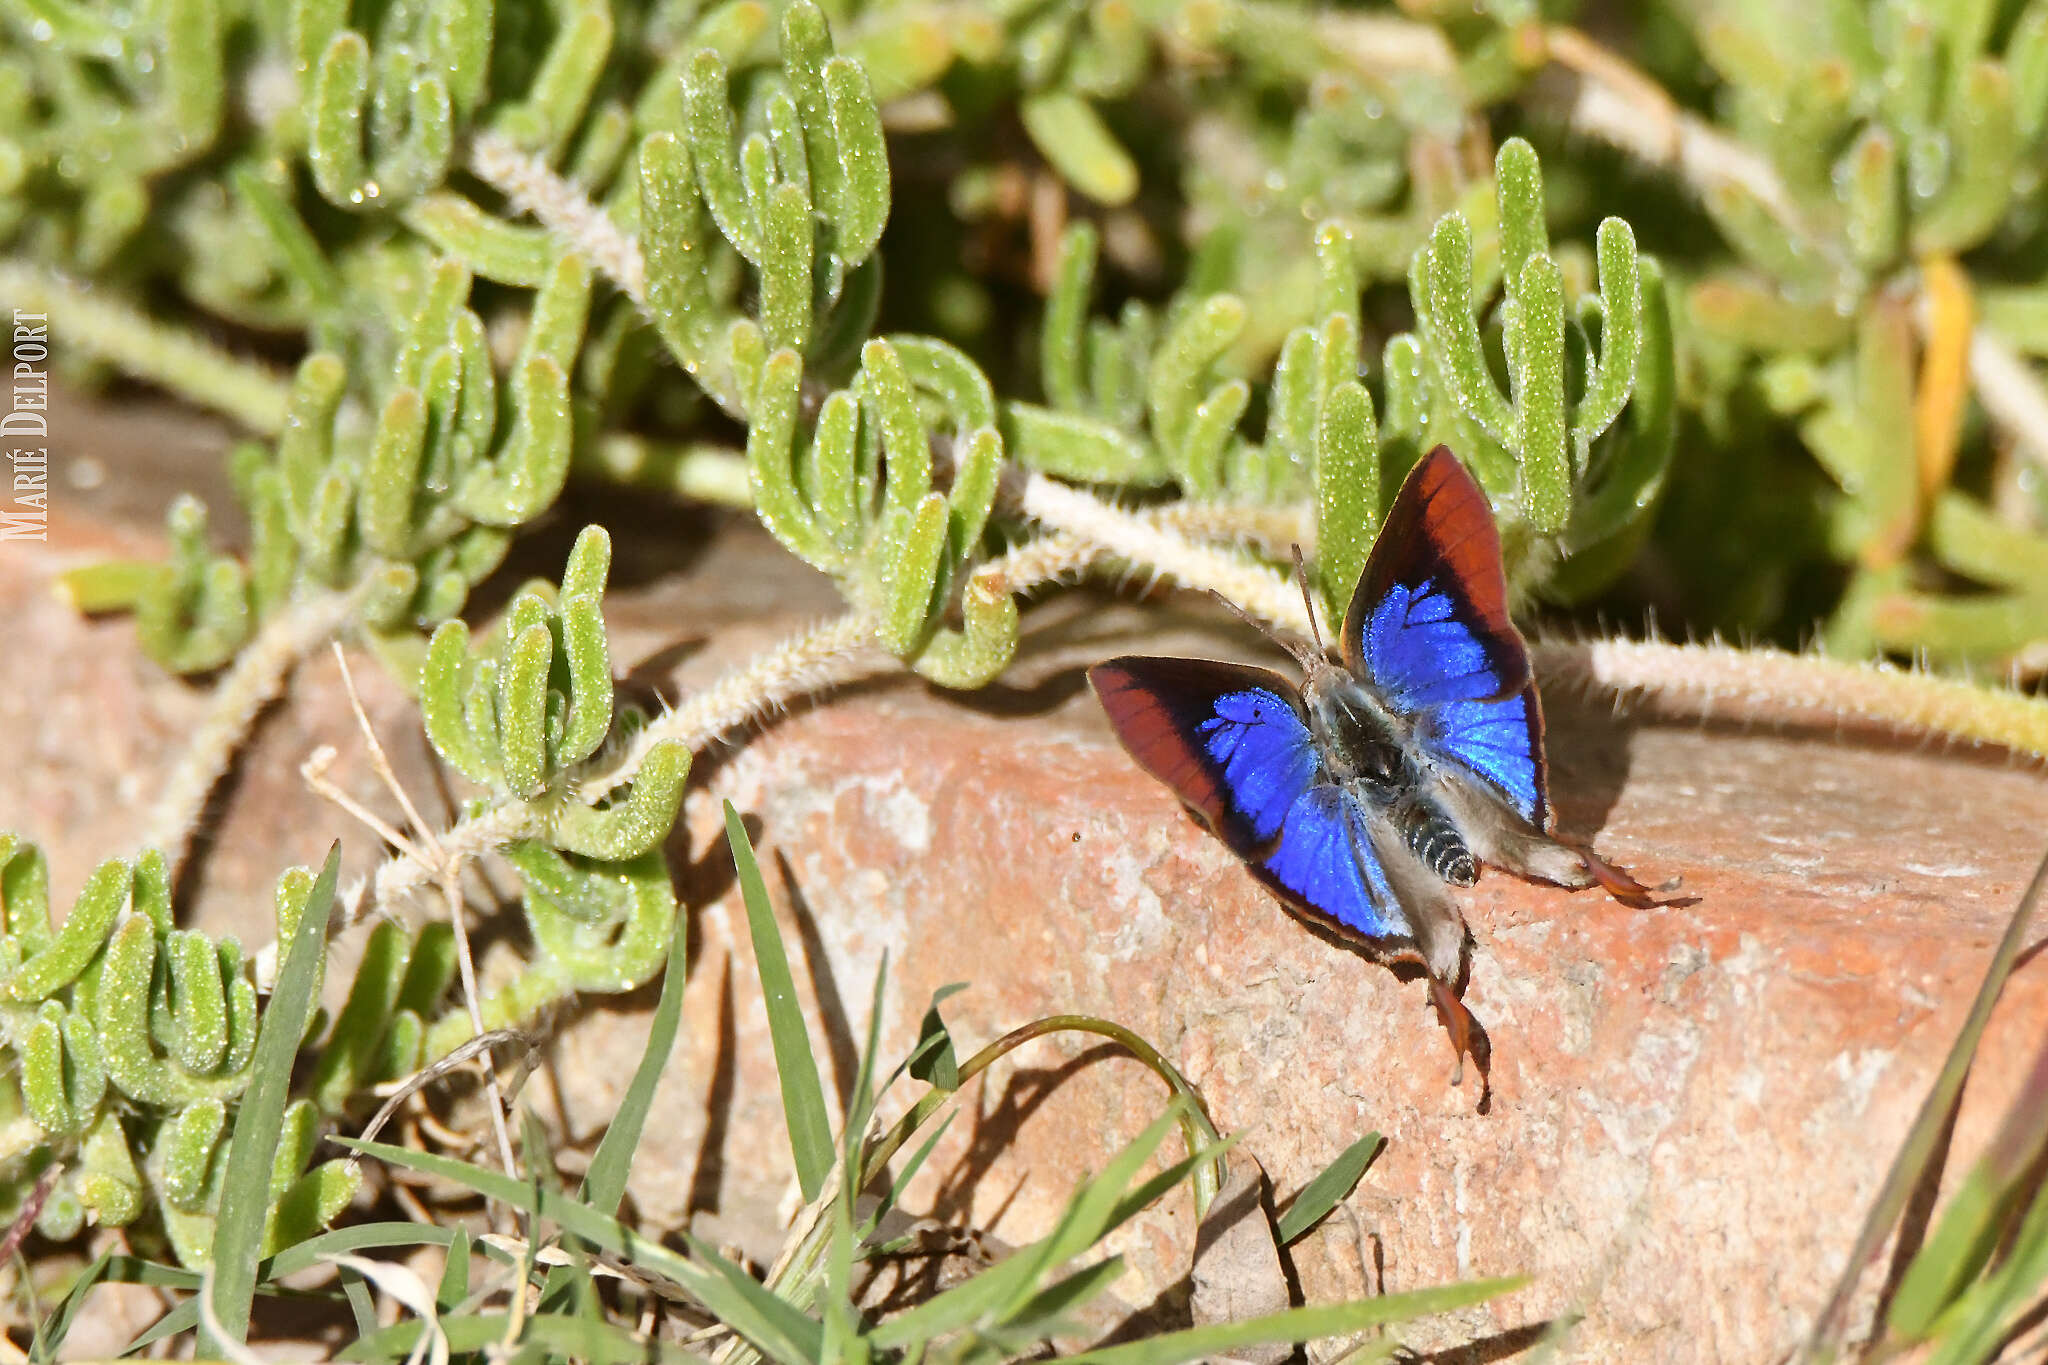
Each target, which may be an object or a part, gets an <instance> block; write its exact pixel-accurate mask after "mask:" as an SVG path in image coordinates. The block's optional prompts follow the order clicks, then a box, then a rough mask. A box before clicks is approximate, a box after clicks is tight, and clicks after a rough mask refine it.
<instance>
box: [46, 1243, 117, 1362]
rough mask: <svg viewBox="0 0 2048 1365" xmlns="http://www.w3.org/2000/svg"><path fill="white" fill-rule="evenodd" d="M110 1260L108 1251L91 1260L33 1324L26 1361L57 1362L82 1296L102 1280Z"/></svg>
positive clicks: (112, 1254) (111, 1253)
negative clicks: (31, 1344) (33, 1335)
mask: <svg viewBox="0 0 2048 1365" xmlns="http://www.w3.org/2000/svg"><path fill="white" fill-rule="evenodd" d="M113 1258H114V1253H113V1252H112V1251H111V1250H107V1251H102V1252H101V1253H100V1254H99V1255H98V1256H95V1257H94V1258H93V1262H92V1264H91V1265H89V1266H87V1267H86V1268H85V1271H84V1273H82V1274H81V1275H79V1277H78V1278H77V1279H76V1280H74V1281H72V1284H71V1289H70V1291H69V1292H68V1293H66V1294H65V1295H64V1299H63V1301H62V1302H61V1303H59V1304H58V1305H57V1307H56V1309H55V1310H54V1311H52V1312H51V1313H50V1315H49V1316H48V1317H46V1318H44V1319H43V1320H42V1321H41V1322H39V1323H37V1324H36V1340H35V1347H34V1349H33V1350H31V1351H30V1352H29V1359H30V1360H31V1361H33V1362H35V1365H43V1362H44V1361H48V1360H55V1359H56V1358H57V1353H58V1351H60V1350H62V1349H63V1346H64V1338H65V1337H67V1336H69V1335H70V1334H71V1321H72V1319H73V1318H75V1317H77V1316H78V1306H79V1305H80V1304H82V1303H84V1302H85V1296H86V1295H87V1294H90V1293H91V1292H92V1291H93V1287H94V1286H95V1285H97V1284H99V1283H100V1282H101V1280H103V1279H104V1278H105V1276H106V1273H107V1265H108V1263H109V1262H110V1261H112V1260H113Z"/></svg>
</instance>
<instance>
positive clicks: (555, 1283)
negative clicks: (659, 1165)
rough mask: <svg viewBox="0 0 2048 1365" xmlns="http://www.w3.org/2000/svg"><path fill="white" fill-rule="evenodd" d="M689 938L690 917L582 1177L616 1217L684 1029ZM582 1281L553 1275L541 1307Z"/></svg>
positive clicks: (681, 925) (592, 1196)
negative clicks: (636, 1056) (628, 1076)
mask: <svg viewBox="0 0 2048 1365" xmlns="http://www.w3.org/2000/svg"><path fill="white" fill-rule="evenodd" d="M689 932H690V920H689V916H687V915H683V914H680V913H679V914H677V916H676V929H675V935H674V937H673V938H672V939H671V941H670V943H669V949H668V965H667V966H666V967H664V968H663V969H662V976H661V998H660V999H659V1000H657V1001H656V1002H655V1005H654V1017H653V1018H652V1019H651V1020H649V1022H648V1028H647V1046H646V1047H644V1048H642V1049H641V1051H640V1065H639V1066H638V1067H636V1068H635V1069H634V1071H633V1079H632V1081H631V1082H630V1083H629V1084H628V1085H627V1086H626V1094H625V1097H624V1098H623V1099H621V1100H620V1101H619V1110H618V1112H617V1113H616V1114H614V1115H613V1116H612V1121H611V1122H610V1123H609V1124H607V1125H606V1126H605V1130H604V1136H603V1137H601V1138H599V1139H598V1142H597V1152H596V1153H595V1154H594V1155H593V1156H592V1157H591V1158H590V1169H589V1170H587V1171H585V1172H584V1173H583V1184H582V1187H581V1188H580V1189H579V1190H578V1191H577V1193H578V1195H579V1197H580V1198H581V1199H582V1200H583V1202H584V1203H586V1204H588V1205H590V1207H592V1208H594V1209H600V1210H606V1211H615V1210H616V1209H617V1208H618V1207H619V1201H620V1200H621V1199H623V1198H625V1196H626V1177H627V1175H628V1174H629V1173H630V1172H631V1171H632V1169H633V1154H634V1152H636V1151H638V1150H639V1147H640V1134H641V1133H642V1132H643V1131H644V1130H645V1128H646V1126H647V1111H648V1110H649V1109H650V1108H652V1107H653V1105H654V1087H655V1086H656V1084H658V1083H659V1082H660V1080H661V1073H662V1071H663V1070H664V1069H665V1068H666V1067H667V1066H668V1057H669V1053H670V1052H671V1051H672V1050H673V1049H674V1048H675V1045H676V1034H677V1032H678V1031H680V1029H681V1026H682V1020H683V987H684V985H685V984H686V983H687V981H688V979H689V973H688V972H687V971H685V970H684V968H685V965H686V964H687V963H688V961H689V958H688V957H687V955H686V954H687V950H688V947H689ZM579 1278H580V1277H579V1276H578V1275H577V1273H576V1271H575V1269H574V1268H573V1267H571V1266H565V1265H558V1266H555V1267H553V1268H552V1269H550V1270H549V1271H548V1278H547V1283H546V1284H545V1285H544V1286H543V1287H542V1289H541V1296H540V1301H541V1305H542V1307H544V1308H545V1307H547V1306H549V1305H551V1304H553V1303H555V1302H556V1300H558V1299H559V1298H560V1296H561V1295H562V1294H564V1293H565V1292H567V1290H568V1289H569V1287H570V1286H571V1285H572V1284H574V1283H575V1282H576V1281H577V1280H578V1279H579Z"/></svg>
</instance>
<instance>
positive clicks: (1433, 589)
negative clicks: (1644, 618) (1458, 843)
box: [1343, 446, 1550, 830]
mask: <svg viewBox="0 0 2048 1365" xmlns="http://www.w3.org/2000/svg"><path fill="white" fill-rule="evenodd" d="M1343 642H1344V654H1345V661H1346V663H1348V664H1349V665H1350V667H1351V669H1352V671H1353V672H1354V673H1356V674H1357V675H1358V676H1359V677H1361V678H1362V679H1364V680H1366V681H1367V682H1369V683H1370V684H1371V685H1372V686H1373V687H1374V688H1376V689H1377V690H1378V691H1379V693H1380V695H1381V696H1382V697H1384V698H1385V699H1386V701H1387V703H1388V705H1389V706H1391V707H1392V708H1393V709H1394V710H1396V711H1399V712H1401V713H1402V714H1404V715H1408V716H1410V717H1412V718H1413V719H1414V720H1415V722H1416V726H1415V728H1416V735H1417V742H1418V743H1419V744H1421V745H1422V746H1423V747H1424V748H1425V749H1426V750H1427V751H1428V752H1429V754H1430V756H1431V757H1432V758H1435V759H1437V760H1439V761H1443V762H1448V763H1451V764H1454V765H1456V766H1458V767H1461V768H1463V769H1465V770H1466V771H1467V772H1469V773H1471V774H1472V775H1473V776H1474V777H1477V778H1478V779H1480V780H1481V781H1482V782H1483V783H1485V784H1486V785H1487V786H1489V787H1491V788H1492V789H1493V791H1494V792H1495V793H1496V794H1497V795H1498V796H1499V797H1500V798H1501V800H1502V801H1503V802H1504V803H1505V804H1507V805H1508V806H1509V807H1510V808H1511V809H1512V810H1513V811H1514V812H1515V813H1516V814H1517V815H1519V816H1520V817H1521V818H1522V819H1523V820H1525V821H1526V822H1528V824H1529V825H1530V826H1531V827H1532V828H1534V829H1537V830H1547V829H1548V828H1549V823H1550V802H1549V793H1548V790H1547V784H1546V780H1545V773H1544V763H1543V708H1542V704H1541V702H1540V701H1539V700H1538V699H1537V696H1536V688H1535V685H1534V682H1533V681H1532V679H1531V676H1530V672H1529V653H1528V649H1527V647H1526V646H1524V645H1523V643H1522V637H1521V635H1520V634H1519V633H1518V632H1517V631H1516V630H1515V627H1514V623H1513V622H1512V621H1511V620H1510V619H1509V617H1508V610H1507V579H1506V575H1505V574H1504V573H1503V571H1502V567H1501V553H1500V532H1499V531H1498V530H1497V529H1496V528H1495V526H1494V521H1493V509H1492V507H1491V505H1490V504H1489V503H1488V502H1487V500H1486V494H1485V493H1484V492H1483V491H1482V490H1481V489H1480V487H1479V485H1478V484H1477V483H1476V482H1474V481H1473V479H1472V476H1471V475H1470V474H1468V473H1466V471H1465V467H1464V466H1463V465H1461V464H1459V463H1458V460H1457V457H1456V456H1454V455H1452V454H1451V452H1450V450H1449V449H1448V448H1447V447H1444V446H1438V447H1437V448H1436V449H1435V450H1433V451H1431V452H1430V453H1429V454H1428V455H1427V456H1425V457H1424V458H1423V460H1422V462H1421V463H1420V464H1418V465H1417V466H1416V467H1415V469H1414V470H1413V471H1412V472H1411V473H1410V474H1409V476H1408V479H1407V481H1406V482H1405V483H1403V484H1402V485H1401V491H1400V493H1399V495H1397V496H1396V497H1395V499H1394V506H1393V508H1392V509H1391V510H1390V511H1389V512H1388V514H1387V520H1386V524H1385V525H1384V526H1383V527H1382V528H1381V530H1380V534H1379V539H1378V540H1377V541H1375V542H1374V544H1373V549H1372V554H1371V556H1370V558H1369V559H1368V560H1367V562H1366V567H1365V572H1364V574H1363V575H1362V576H1361V577H1360V579H1359V583H1358V591H1357V592H1356V593H1355V594H1354V595H1353V597H1352V601H1351V609H1350V611H1349V612H1347V613H1346V615H1345V618H1344V636H1343Z"/></svg>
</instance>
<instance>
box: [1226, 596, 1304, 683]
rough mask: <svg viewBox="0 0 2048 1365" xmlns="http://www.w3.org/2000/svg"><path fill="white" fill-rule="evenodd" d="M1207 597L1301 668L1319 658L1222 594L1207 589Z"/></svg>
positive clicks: (1298, 642) (1297, 641)
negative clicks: (1290, 657)
mask: <svg viewBox="0 0 2048 1365" xmlns="http://www.w3.org/2000/svg"><path fill="white" fill-rule="evenodd" d="M1209 596H1211V597H1213V598H1215V599H1216V600H1217V601H1218V602H1221V603H1222V604H1223V605H1224V606H1225V607H1226V608H1228V609H1229V611H1230V614H1231V615H1232V616H1235V617H1236V618H1237V619H1238V620H1240V621H1242V622H1244V623H1245V624H1246V625H1248V626H1250V627H1251V628H1252V629H1253V630H1255V631H1257V632H1258V633H1259V634H1261V635H1263V636H1265V637H1266V638H1267V639H1268V640H1271V641H1272V642H1273V643H1274V644H1276V645H1278V646H1279V647H1280V648H1281V649H1284V650H1286V651H1287V653H1288V654H1290V655H1292V656H1293V658H1294V660H1295V662H1296V663H1299V664H1300V665H1301V666H1302V667H1303V668H1307V667H1309V666H1310V665H1311V664H1312V663H1313V662H1314V661H1315V660H1316V659H1318V658H1320V657H1321V655H1320V652H1318V653H1317V654H1313V655H1312V654H1310V653H1309V652H1308V651H1307V650H1306V649H1304V648H1302V646H1301V643H1300V641H1299V640H1298V639H1295V640H1290V639H1288V638H1287V637H1286V636H1285V635H1282V634H1280V632H1278V631H1276V630H1274V629H1273V628H1272V627H1271V626H1269V625H1267V624H1266V623H1265V622H1264V621H1261V620H1260V619H1259V618H1258V617H1256V616H1254V615H1252V614H1251V613H1250V612H1248V611H1246V610H1245V609H1244V608H1243V607H1240V606H1239V605H1237V603H1235V602H1233V601H1231V600H1230V599H1229V598H1228V597H1225V596H1224V595H1223V594H1222V593H1220V592H1218V591H1216V589H1214V588H1211V589H1209Z"/></svg>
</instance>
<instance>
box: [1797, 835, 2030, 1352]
mask: <svg viewBox="0 0 2048 1365" xmlns="http://www.w3.org/2000/svg"><path fill="white" fill-rule="evenodd" d="M2044 886H2048V856H2044V857H2043V858H2042V859H2041V862H2040V865H2039V866H2038V867H2036V868H2035V869H2034V879H2033V880H2032V881H2031V882H2029V883H2027V890H2026V894H2025V895H2023V896H2021V897H2020V903H2019V908H2018V909H2016V910H2014V911H2013V916H2012V922H2011V923H2010V924H2008V925H2006V927H2005V937H2004V938H2002V939H2000V940H1999V941H1998V951H1997V952H1995V953H1993V954H1992V955H1991V965H1990V967H1989V968H1987V969H1986V970H1985V973H1984V982H1983V984H1982V985H1980V986H1979V987H1978V988H1977V998H1976V1000H1975V1002H1974V1003H1972V1004H1971V1006H1970V1015H1969V1018H1968V1019H1966V1020H1964V1022H1963V1029H1962V1032H1960V1033H1958V1034H1957V1035H1956V1041H1955V1045H1954V1046H1952V1047H1951V1048H1950V1049H1949V1053H1948V1060H1947V1061H1946V1062H1944V1063H1943V1064H1942V1068H1941V1074H1940V1075H1939V1076H1937V1077H1935V1079H1934V1085H1933V1087H1932V1088H1931V1089H1929V1090H1928V1092H1927V1098H1926V1100H1925V1101H1923V1102H1922V1103H1921V1105H1920V1113H1919V1116H1918V1117H1917V1118H1915V1119H1914V1120H1913V1126H1912V1128H1911V1129H1910V1130H1908V1131H1907V1134H1906V1141H1905V1145H1904V1146H1902V1147H1900V1148H1899V1155H1898V1159H1897V1160H1895V1161H1893V1162H1892V1168H1891V1170H1890V1172H1889V1173H1887V1174H1886V1176H1885V1179H1884V1187H1883V1188H1882V1189H1881V1190H1879V1191H1878V1194H1877V1200H1876V1202H1875V1203H1873V1204H1872V1205H1871V1206H1870V1216H1869V1217H1868V1218H1866V1219H1864V1221H1863V1231H1862V1232H1861V1233H1859V1234H1858V1235H1857V1238H1856V1245H1855V1246H1854V1247H1852V1248H1851V1249H1850V1251H1849V1259H1848V1261H1847V1262H1846V1263H1845V1264H1844V1265H1843V1267H1842V1276H1841V1278H1840V1279H1839V1280H1837V1281H1836V1282H1835V1290H1834V1293H1832V1294H1830V1295H1829V1296H1828V1301H1827V1306H1826V1307H1824V1308H1823V1309H1821V1312H1820V1316H1819V1317H1817V1318H1815V1319H1814V1321H1813V1331H1812V1333H1811V1334H1810V1335H1809V1336H1808V1337H1807V1339H1806V1346H1805V1349H1804V1350H1803V1351H1802V1352H1801V1353H1800V1359H1801V1360H1802V1361H1819V1360H1828V1359H1832V1358H1833V1355H1834V1352H1835V1350H1836V1348H1837V1347H1838V1346H1839V1344H1840V1343H1839V1342H1838V1341H1836V1340H1834V1339H1833V1334H1834V1333H1835V1332H1836V1331H1837V1330H1838V1328H1839V1326H1840V1321H1841V1317H1842V1313H1843V1311H1844V1309H1846V1308H1847V1306H1848V1303H1849V1298H1850V1296H1851V1295H1852V1294H1854V1293H1855V1292H1856V1285H1857V1282H1858V1281H1859V1280H1861V1279H1862V1277H1863V1270H1864V1268H1865V1267H1866V1266H1868V1265H1869V1264H1870V1259H1871V1257H1873V1256H1875V1255H1876V1254H1877V1252H1878V1248H1879V1247H1881V1246H1882V1245H1883V1244H1884V1239H1885V1238H1886V1237H1887V1236H1888V1235H1889V1234H1890V1232H1891V1229H1892V1224H1894V1223H1896V1222H1897V1221H1898V1218H1899V1213H1900V1211H1901V1210H1902V1209H1904V1208H1905V1206H1906V1200H1907V1198H1908V1197H1909V1196H1910V1195H1911V1194H1912V1191H1913V1187H1914V1185H1915V1184H1917V1183H1918V1182H1919V1180H1920V1177H1921V1174H1922V1168H1923V1167H1924V1166H1925V1165H1926V1164H1927V1159H1928V1156H1929V1154H1930V1153H1932V1152H1933V1150H1934V1147H1935V1143H1936V1142H1937V1140H1938V1139H1939V1138H1940V1136H1941V1129H1942V1125H1943V1123H1944V1122H1946V1120H1947V1115H1948V1111H1949V1108H1950V1106H1951V1105H1953V1104H1954V1103H1955V1102H1956V1098H1957V1096H1959V1095H1960V1094H1961V1093H1962V1089H1963V1082H1964V1080H1965V1079H1967V1078H1968V1076H1969V1074H1970V1063H1971V1061H1972V1059H1974V1058H1975V1057H1976V1055H1977V1044H1978V1042H1979V1041H1980V1040H1981V1039H1982V1038H1983V1036H1984V1026H1985V1025H1986V1024H1987V1023H1989V1022H1990V1019H1991V1009H1992V1007H1993V1006H1994V1005H1996V1004H1997V1003H1998V996H1999V993H2000V992H2001V991H2002V990H2004V989H2005V981H2006V978H2007V977H2008V976H2010V975H2012V968H2013V963H2014V961H2015V960H2017V959H2018V957H2019V954H2020V947H2021V944H2022V943H2023V942H2024V941H2025V938H2026V931H2027V924H2028V922H2029V921H2030V920H2032V918H2033V916H2034V907H2035V906H2036V905H2037V904H2038V903H2039V902H2040V899H2041V892H2042V889H2043V887H2044Z"/></svg>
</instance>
